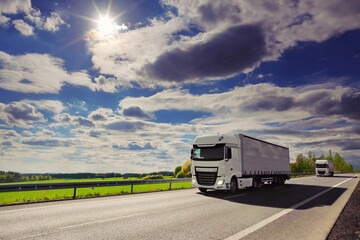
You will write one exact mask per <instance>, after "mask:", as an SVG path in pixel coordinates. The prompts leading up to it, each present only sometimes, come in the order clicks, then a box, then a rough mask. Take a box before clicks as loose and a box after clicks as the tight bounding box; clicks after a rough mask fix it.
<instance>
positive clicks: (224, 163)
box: [191, 134, 290, 192]
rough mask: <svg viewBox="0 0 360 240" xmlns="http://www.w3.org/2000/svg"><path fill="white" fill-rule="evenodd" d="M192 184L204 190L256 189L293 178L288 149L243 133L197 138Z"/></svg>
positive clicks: (192, 167)
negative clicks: (265, 184)
mask: <svg viewBox="0 0 360 240" xmlns="http://www.w3.org/2000/svg"><path fill="white" fill-rule="evenodd" d="M191 159H192V164H191V165H192V166H191V171H192V185H193V187H195V188H199V190H200V191H201V192H206V191H207V190H208V189H214V190H228V191H230V192H236V191H237V189H240V188H247V187H253V188H256V187H258V186H259V185H260V184H263V183H265V182H268V183H273V184H284V183H285V180H287V179H290V175H289V174H290V159H289V149H288V148H287V147H283V146H280V145H277V144H273V143H269V142H266V141H263V140H260V139H256V138H253V137H250V136H246V135H243V134H234V135H229V134H224V135H213V136H201V137H197V138H196V139H195V141H194V144H193V149H192V150H191Z"/></svg>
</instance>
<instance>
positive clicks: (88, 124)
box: [74, 117, 95, 127]
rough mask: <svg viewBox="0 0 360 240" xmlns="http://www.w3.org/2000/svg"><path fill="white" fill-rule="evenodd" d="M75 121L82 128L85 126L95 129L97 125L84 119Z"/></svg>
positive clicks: (79, 118)
mask: <svg viewBox="0 0 360 240" xmlns="http://www.w3.org/2000/svg"><path fill="white" fill-rule="evenodd" d="M74 121H75V122H76V123H78V124H79V125H80V126H84V127H94V126H95V124H94V123H93V122H92V121H90V120H88V119H86V118H84V117H77V118H75V119H74Z"/></svg>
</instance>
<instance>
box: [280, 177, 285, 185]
mask: <svg viewBox="0 0 360 240" xmlns="http://www.w3.org/2000/svg"><path fill="white" fill-rule="evenodd" d="M284 184H285V177H280V185H284Z"/></svg>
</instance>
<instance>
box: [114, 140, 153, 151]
mask: <svg viewBox="0 0 360 240" xmlns="http://www.w3.org/2000/svg"><path fill="white" fill-rule="evenodd" d="M113 148H116V149H121V150H131V151H140V150H152V149H156V147H154V146H152V145H151V143H149V142H147V143H146V144H144V145H141V144H138V143H136V142H132V143H129V144H128V145H127V146H126V147H124V146H121V145H118V144H115V143H114V144H113Z"/></svg>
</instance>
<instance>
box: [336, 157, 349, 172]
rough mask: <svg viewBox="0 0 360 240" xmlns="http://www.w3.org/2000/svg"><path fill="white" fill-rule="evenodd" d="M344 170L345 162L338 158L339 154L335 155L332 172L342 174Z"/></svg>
mask: <svg viewBox="0 0 360 240" xmlns="http://www.w3.org/2000/svg"><path fill="white" fill-rule="evenodd" d="M345 169H346V162H345V160H344V159H343V158H342V157H341V156H340V154H339V153H335V156H334V170H335V171H339V172H344V171H345Z"/></svg>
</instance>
